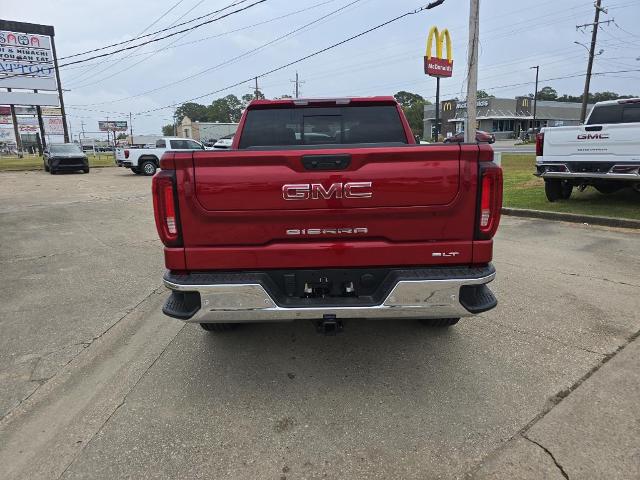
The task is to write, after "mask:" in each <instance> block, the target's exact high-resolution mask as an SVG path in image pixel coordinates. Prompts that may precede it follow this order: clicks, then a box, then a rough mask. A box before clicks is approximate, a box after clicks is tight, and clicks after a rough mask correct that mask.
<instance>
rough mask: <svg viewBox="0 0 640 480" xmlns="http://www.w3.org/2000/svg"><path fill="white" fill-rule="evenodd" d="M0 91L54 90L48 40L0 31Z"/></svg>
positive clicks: (46, 38) (25, 34) (43, 37)
mask: <svg viewBox="0 0 640 480" xmlns="http://www.w3.org/2000/svg"><path fill="white" fill-rule="evenodd" d="M0 87H3V88H25V89H38V90H56V88H57V85H56V77H55V69H54V66H53V52H52V51H51V38H50V37H48V36H46V35H34V34H31V33H23V32H12V31H8V30H0Z"/></svg>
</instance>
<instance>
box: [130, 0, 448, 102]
mask: <svg viewBox="0 0 640 480" xmlns="http://www.w3.org/2000/svg"><path fill="white" fill-rule="evenodd" d="M444 2H445V0H434V1H432V2H431V3H429V4H427V5H425V6H424V7H419V8H416V9H415V10H411V11H409V12H406V13H403V14H402V15H398V16H397V17H394V18H392V19H390V20H387V21H386V22H383V23H380V24H378V25H376V26H374V27H371V28H369V29H367V30H364V31H362V32H360V33H357V34H355V35H352V36H351V37H348V38H345V39H344V40H341V41H339V42H336V43H334V44H332V45H329V46H328V47H324V48H321V49H320V50H316V51H315V52H313V53H310V54H308V55H305V56H304V57H300V58H298V59H296V60H293V61H291V62H289V63H286V64H284V65H280V66H279V67H276V68H273V69H271V70H269V71H267V72H263V73H261V74H260V75H254V76H253V77H250V78H248V79H244V80H241V81H239V82H236V83H234V84H232V85H227V86H226V87H223V88H220V89H218V90H214V91H212V92H208V93H205V94H202V95H198V96H197V97H193V98H190V99H188V100H183V101H182V102H179V103H173V104H171V105H166V106H164V107H158V108H153V109H150V110H145V111H143V112H139V113H149V112H155V111H157V110H164V109H165V108H173V107H175V106H176V105H180V104H182V103H185V102H192V101H194V100H199V99H201V98H204V97H208V96H210V95H213V94H216V93H219V92H223V91H225V90H229V89H230V88H233V87H237V86H239V85H242V84H244V83H248V82H250V81H252V80H253V79H254V78H261V77H266V76H267V75H270V74H272V73H275V72H278V71H280V70H283V69H285V68H288V67H290V66H292V65H295V64H297V63H300V62H303V61H305V60H308V59H309V58H312V57H315V56H316V55H320V54H321V53H324V52H326V51H328V50H332V49H334V48H336V47H339V46H341V45H344V44H345V43H348V42H350V41H352V40H355V39H356V38H360V37H362V36H364V35H366V34H368V33H371V32H373V31H375V30H378V29H380V28H382V27H385V26H387V25H389V24H391V23H394V22H397V21H398V20H400V19H402V18H405V17H408V16H410V15H415V14H417V13H420V12H422V11H425V10H431V9H432V8H435V7H438V6H440V5H442V4H443V3H444Z"/></svg>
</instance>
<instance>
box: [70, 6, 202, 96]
mask: <svg viewBox="0 0 640 480" xmlns="http://www.w3.org/2000/svg"><path fill="white" fill-rule="evenodd" d="M204 1H205V0H200V1H199V2H198V3H196V4H195V5H194V6H193V7H191V8H190V9H189V10H187V11H186V12H184V13H183V14H182V15H180V16H179V17H178V18H177V19H175V20H174V21H173V22H171V24H170V26H171V25H173V24H175V23H177V22H179V21H180V20H181V19H183V18H184V17H186V16H187V15H188V14H189V13H191V12H192V11H193V10H195V9H196V8H198V7H199V6H200V5H201V4H202V3H204ZM187 35H189V32H187V33H185V34H184V35H182V36H180V37H178V38H177V39H175V40H173V41H172V42H171V43H169V44H168V45H166V47H169V46H171V45H173V44H174V43H176V42H179V41H180V40H181V39H183V38H184V37H186V36H187ZM140 48H141V47H140ZM158 51H161V50H158ZM158 51H156V52H155V53H157V52H158ZM155 53H152V54H149V55H147V57H146V58H142V59H140V60H139V61H137V62H134V63H132V64H131V65H128V66H126V67H124V68H122V69H120V70H118V71H116V72H113V73H110V74H109V75H107V76H102V77H100V79H99V80H96V81H93V82H89V83H82V82H80V83H81V84H80V85H75V86H74V85H72V86H71V88H73V89H74V90H78V89H80V88H86V87H89V86H91V85H96V84H98V83H102V82H104V81H105V80H108V79H110V78H113V77H115V76H116V75H119V74H121V73H123V72H126V71H128V70H131V69H132V68H133V67H135V66H137V65H140V64H141V63H143V62H146V61H147V60H149V59H150V58H151V57H152V56H154V55H155ZM134 55H135V50H134V51H132V52H131V53H129V54H128V55H125V56H124V57H122V58H119V59H117V60H116V63H115V64H118V63H120V62H122V61H124V60H127V59H129V58H131V57H133V56H134ZM100 63H103V64H104V63H108V61H107V60H102V61H101V62H100ZM115 64H114V65H115ZM114 65H107V66H105V67H104V68H102V69H99V70H98V71H97V72H95V73H94V74H92V75H90V76H89V77H86V78H85V79H84V80H85V81H86V80H88V79H89V78H92V77H95V76H98V75H100V74H101V73H103V72H105V71H107V70H109V69H110V68H112V66H114Z"/></svg>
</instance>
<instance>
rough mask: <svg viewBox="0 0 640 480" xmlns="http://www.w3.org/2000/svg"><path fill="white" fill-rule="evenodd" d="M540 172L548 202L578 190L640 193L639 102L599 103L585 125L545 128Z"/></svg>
mask: <svg viewBox="0 0 640 480" xmlns="http://www.w3.org/2000/svg"><path fill="white" fill-rule="evenodd" d="M536 170H537V171H536V173H535V175H537V176H538V177H542V178H544V187H545V193H546V195H547V199H548V200H549V201H550V202H555V201H557V200H563V199H565V200H566V199H568V198H569V197H570V196H571V192H572V190H573V188H574V187H578V188H580V189H581V190H584V189H585V188H586V187H587V186H593V187H594V188H595V189H596V190H598V191H599V192H600V193H603V194H610V193H613V192H616V191H618V190H620V189H621V188H625V187H632V188H634V189H635V190H636V191H638V192H640V98H632V99H626V100H612V101H607V102H599V103H596V104H595V105H594V107H593V109H592V110H591V113H590V114H589V116H588V117H587V120H586V123H585V125H579V126H577V127H552V128H543V129H542V131H541V133H539V134H538V135H537V138H536Z"/></svg>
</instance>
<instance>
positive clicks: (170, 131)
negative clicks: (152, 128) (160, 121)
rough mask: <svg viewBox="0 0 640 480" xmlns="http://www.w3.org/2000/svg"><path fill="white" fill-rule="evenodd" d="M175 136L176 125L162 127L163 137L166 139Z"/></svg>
mask: <svg viewBox="0 0 640 480" xmlns="http://www.w3.org/2000/svg"><path fill="white" fill-rule="evenodd" d="M174 134H175V130H174V125H173V123H170V124H168V125H163V126H162V135H164V136H165V137H172V136H173V135H174Z"/></svg>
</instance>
